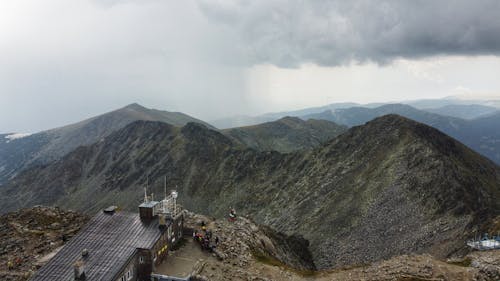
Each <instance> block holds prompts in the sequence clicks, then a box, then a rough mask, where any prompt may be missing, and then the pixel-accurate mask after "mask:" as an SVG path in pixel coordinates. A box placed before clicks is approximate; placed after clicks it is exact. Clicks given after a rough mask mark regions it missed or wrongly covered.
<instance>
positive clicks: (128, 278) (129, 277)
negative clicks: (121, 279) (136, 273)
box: [127, 270, 132, 280]
mask: <svg viewBox="0 0 500 281" xmlns="http://www.w3.org/2000/svg"><path fill="white" fill-rule="evenodd" d="M130 279H132V275H131V274H130V270H129V271H127V280H130Z"/></svg>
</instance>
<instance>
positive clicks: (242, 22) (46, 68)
mask: <svg viewBox="0 0 500 281" xmlns="http://www.w3.org/2000/svg"><path fill="white" fill-rule="evenodd" d="M499 14H500V1H486V0H485V1H482V0H480V1H472V0H471V1H461V0H442V1H418V0H408V1H399V0H394V1H367V0H353V1H299V0H289V1H272V0H267V1H259V0H235V1H226V0H212V1H208V0H183V1H173V0H121V1H119V0H72V1H67V0H44V1H39V0H2V1H0V132H36V131H40V130H44V129H49V128H53V127H57V126H62V125H65V124H69V123H72V122H77V121H80V120H82V119H84V118H88V117H91V116H95V115H97V114H101V113H104V112H107V111H111V110H114V109H117V108H120V107H123V106H125V105H127V104H130V103H134V102H137V103H139V104H142V105H144V106H146V107H151V108H156V109H162V110H168V111H181V112H184V113H187V114H190V115H192V116H194V117H197V118H201V119H204V120H213V119H218V118H222V117H227V116H232V115H257V114H262V113H265V112H273V111H283V110H292V109H300V108H305V107H310V106H319V105H324V104H328V103H334V102H345V101H351V102H359V103H368V102H396V101H404V100H412V99H421V98H442V97H447V96H456V95H460V96H467V97H470V98H488V99H500V79H498V73H500V56H499V55H500V36H499V34H500V17H498V15H499Z"/></svg>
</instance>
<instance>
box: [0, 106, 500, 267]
mask: <svg viewBox="0 0 500 281" xmlns="http://www.w3.org/2000/svg"><path fill="white" fill-rule="evenodd" d="M379 110H380V109H379ZM428 114H431V113H428ZM429 118H431V119H430V120H434V119H433V118H437V117H434V116H433V115H432V114H431V116H430V117H429ZM436 120H437V121H441V119H436ZM290 121H293V122H292V123H295V122H296V121H297V120H295V119H288V118H287V119H285V120H281V121H280V122H282V123H283V122H284V123H289V122H290ZM437 121H436V122H437ZM298 123H299V124H301V122H298ZM448 125H449V126H450V127H452V126H453V123H449V124H448ZM266 126H267V125H266ZM250 131H253V130H250ZM257 131H258V130H257ZM258 135H260V133H259V134H258ZM165 176H166V177H167V179H168V187H169V189H170V188H177V190H178V191H179V192H180V194H181V196H180V198H179V200H180V201H181V203H182V204H183V205H184V206H185V207H187V208H188V209H191V210H194V211H197V212H202V213H205V214H209V215H214V216H217V217H224V216H226V214H227V210H228V209H229V208H230V207H231V206H232V207H235V208H236V209H237V210H238V212H239V214H245V215H249V216H251V217H252V218H253V219H254V220H256V221H257V222H259V223H263V224H266V225H270V226H272V227H273V228H275V229H277V230H279V231H282V232H284V233H287V234H299V235H302V236H303V237H305V238H306V239H308V240H309V241H310V249H311V253H312V254H313V258H314V262H315V265H316V266H317V268H319V269H326V268H335V267H340V266H346V265H354V264H364V263H369V262H372V261H376V260H380V259H387V258H389V257H391V256H394V255H400V254H408V253H422V252H427V253H431V254H434V255H436V256H438V257H445V256H448V255H450V254H451V253H454V252H456V251H459V250H461V249H463V247H464V241H465V239H466V238H468V237H470V236H471V235H472V233H473V231H475V230H477V229H475V228H474V227H476V226H479V227H484V226H485V225H488V222H490V221H491V220H492V218H493V217H495V216H498V215H500V188H499V187H500V169H499V168H498V166H496V165H495V164H494V163H492V162H491V161H489V160H487V159H485V158H484V157H482V156H480V155H479V154H477V153H475V152H474V151H472V150H470V149H468V148H467V147H465V146H464V145H462V144H461V143H459V142H457V141H455V140H454V139H452V138H450V137H448V136H446V135H445V134H443V133H441V132H440V131H438V130H436V129H433V128H431V127H429V126H427V125H424V124H421V123H417V122H415V121H412V120H409V119H406V118H404V117H400V116H396V115H386V116H383V117H379V118H376V119H375V120H372V121H370V122H368V123H366V124H364V125H361V126H356V127H353V128H351V129H349V130H347V131H346V132H344V133H342V134H341V135H339V136H338V137H336V138H333V139H332V140H329V141H327V142H325V143H323V144H321V145H319V146H318V147H316V148H313V149H308V150H303V151H297V152H293V153H285V154H282V153H279V152H276V151H259V150H256V149H249V148H248V147H246V146H242V144H241V142H240V141H238V142H237V141H235V139H234V137H228V136H226V135H224V134H222V133H221V132H218V131H216V130H213V129H210V128H208V127H207V126H205V125H202V124H199V123H188V124H186V125H185V126H183V127H175V126H172V125H169V124H166V123H164V122H152V121H136V122H133V123H130V124H129V125H127V126H125V127H124V128H122V129H119V130H117V131H115V132H114V133H111V134H110V135H108V136H106V137H104V138H103V139H102V140H99V141H98V142H96V143H94V144H92V145H89V146H80V147H78V148H76V149H75V150H74V151H73V152H71V153H69V154H67V155H65V156H63V157H62V158H61V159H60V160H58V161H55V162H52V163H50V164H48V165H43V166H36V167H32V168H30V169H26V170H24V171H22V172H21V173H20V174H19V175H18V176H16V177H15V178H13V179H12V180H11V181H9V182H8V183H7V184H6V185H5V186H3V187H2V188H0V198H2V200H0V210H2V211H3V212H5V211H8V210H14V209H18V208H21V207H26V206H32V205H36V204H49V205H52V204H54V205H58V206H62V207H65V208H71V209H77V210H82V211H86V212H95V211H97V210H98V209H99V208H102V207H105V206H108V205H119V206H120V207H122V208H125V209H135V208H136V206H137V204H138V203H139V202H140V200H141V197H142V194H143V187H144V186H145V185H146V183H147V182H149V188H150V191H151V192H153V193H154V194H155V196H162V195H161V194H162V192H163V179H164V177H165Z"/></svg>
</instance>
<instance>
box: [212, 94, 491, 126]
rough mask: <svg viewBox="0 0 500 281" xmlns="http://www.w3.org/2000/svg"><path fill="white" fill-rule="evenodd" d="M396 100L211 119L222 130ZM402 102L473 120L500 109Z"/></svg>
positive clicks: (454, 101)
mask: <svg viewBox="0 0 500 281" xmlns="http://www.w3.org/2000/svg"><path fill="white" fill-rule="evenodd" d="M395 103H396V102H385V103H368V104H360V103H353V102H347V103H332V104H329V105H325V106H318V107H310V108H305V109H300V110H292V111H282V112H275V113H266V114H262V115H258V116H243V115H240V116H234V117H227V118H222V119H217V120H213V121H210V123H211V124H212V125H214V126H215V127H217V128H220V129H226V128H232V127H241V126H250V125H255V124H260V123H264V122H268V121H274V120H277V119H280V118H283V117H285V116H295V117H301V118H303V119H304V116H308V115H313V114H317V113H321V112H324V111H328V110H332V111H335V110H337V109H345V108H351V107H365V108H375V107H380V106H383V105H388V104H395ZM397 103H399V104H406V105H410V106H412V107H414V108H417V109H421V110H425V111H429V112H432V113H437V114H440V115H447V116H451V117H457V118H464V119H472V118H477V117H480V116H484V115H487V114H491V113H493V112H494V111H498V110H500V100H471V99H462V98H459V97H448V98H443V99H421V100H414V101H405V102H397Z"/></svg>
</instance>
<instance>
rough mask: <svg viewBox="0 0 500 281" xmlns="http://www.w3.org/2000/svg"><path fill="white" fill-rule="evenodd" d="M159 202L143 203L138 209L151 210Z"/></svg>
mask: <svg viewBox="0 0 500 281" xmlns="http://www.w3.org/2000/svg"><path fill="white" fill-rule="evenodd" d="M158 203H159V202H158V201H148V202H144V203H141V205H139V208H142V207H146V208H153V207H154V206H155V205H156V204H158Z"/></svg>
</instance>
